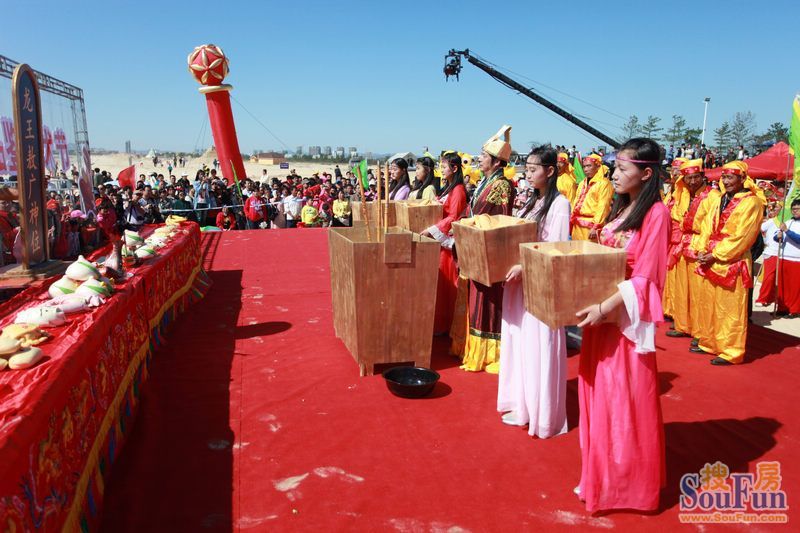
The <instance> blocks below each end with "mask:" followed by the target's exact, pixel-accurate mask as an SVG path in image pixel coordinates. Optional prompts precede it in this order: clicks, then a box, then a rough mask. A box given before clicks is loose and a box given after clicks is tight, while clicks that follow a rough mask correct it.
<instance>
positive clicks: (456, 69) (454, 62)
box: [444, 48, 620, 148]
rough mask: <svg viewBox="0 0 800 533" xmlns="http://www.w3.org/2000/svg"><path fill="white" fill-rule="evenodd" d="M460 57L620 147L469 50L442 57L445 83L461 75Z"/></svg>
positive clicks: (456, 51)
mask: <svg viewBox="0 0 800 533" xmlns="http://www.w3.org/2000/svg"><path fill="white" fill-rule="evenodd" d="M462 57H464V58H466V60H467V61H469V62H470V63H472V64H473V65H475V66H476V67H478V68H479V69H481V70H482V71H484V72H485V73H487V74H488V75H489V76H491V77H492V78H494V79H496V80H497V81H499V82H500V83H502V84H503V85H505V86H506V87H508V88H509V89H513V90H515V91H517V92H519V93H522V94H524V95H525V96H527V97H528V98H530V99H531V100H533V101H534V102H536V103H538V104H541V105H543V106H544V107H546V108H547V109H549V110H550V111H552V112H553V113H555V114H556V115H559V116H561V117H563V118H565V119H567V120H568V121H570V122H572V123H573V124H575V125H576V126H578V127H579V128H581V129H582V130H583V131H585V132H587V133H590V134H591V135H593V136H595V137H597V138H598V139H600V140H601V141H604V142H606V143H608V145H609V146H611V147H613V148H619V147H620V143H619V141H616V140H615V139H613V138H611V137H609V136H608V135H606V134H605V133H603V132H601V131H600V130H598V129H596V128H593V127H592V126H590V125H589V124H587V123H586V122H584V121H582V120H581V119H579V118H578V117H576V116H575V115H573V114H572V113H569V112H568V111H565V110H563V109H561V108H560V107H558V106H557V105H555V104H554V103H553V102H551V101H549V100H547V99H546V98H544V97H542V96H540V95H538V94H536V93H535V92H533V91H532V90H531V89H529V88H528V87H525V86H524V85H522V84H521V83H519V82H517V81H515V80H513V79H511V78H509V77H508V76H506V75H505V74H503V73H502V72H499V71H498V70H497V69H495V68H494V67H492V66H491V65H489V64H487V63H485V62H484V61H481V60H480V59H478V58H477V57H475V56H473V55H470V53H469V48H467V49H466V50H456V49H452V50H450V51H449V52H448V53H447V55H446V56H444V78H445V81H447V80H448V79H449V78H450V76H455V78H456V81H458V75H459V74H460V73H461V68H462V67H461V58H462Z"/></svg>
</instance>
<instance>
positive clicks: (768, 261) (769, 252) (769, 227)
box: [756, 204, 780, 307]
mask: <svg viewBox="0 0 800 533" xmlns="http://www.w3.org/2000/svg"><path fill="white" fill-rule="evenodd" d="M778 211H780V207H779V206H778V205H777V204H774V205H773V206H772V207H770V210H769V217H768V218H767V219H766V220H765V221H764V223H763V224H761V235H762V236H763V238H764V253H763V254H762V257H763V258H764V263H763V265H762V267H761V268H762V269H763V272H764V274H763V276H762V281H761V290H760V291H759V292H758V299H757V300H756V303H757V304H760V305H761V306H764V307H766V306H768V305H771V304H772V303H773V302H774V301H775V267H776V266H777V263H778V252H779V251H780V245H779V244H778V242H776V241H775V236H776V235H777V234H778V231H779V230H780V223H779V222H778V220H777V219H776V218H775V216H776V215H777V214H778Z"/></svg>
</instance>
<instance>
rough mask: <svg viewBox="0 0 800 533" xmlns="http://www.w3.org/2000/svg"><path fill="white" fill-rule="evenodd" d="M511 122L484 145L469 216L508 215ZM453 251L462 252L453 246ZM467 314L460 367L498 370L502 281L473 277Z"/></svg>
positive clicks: (511, 191)
mask: <svg viewBox="0 0 800 533" xmlns="http://www.w3.org/2000/svg"><path fill="white" fill-rule="evenodd" d="M510 141H511V126H503V127H502V128H500V131H498V132H497V133H496V134H495V135H493V136H492V137H491V138H490V139H489V140H488V141H486V143H485V144H484V145H483V152H482V153H481V157H480V163H479V164H480V169H481V172H483V176H484V178H483V180H481V182H480V183H479V184H478V188H477V189H475V193H474V194H473V197H472V202H471V205H470V214H471V216H476V215H482V214H487V215H507V216H511V209H512V207H513V205H514V195H515V194H516V191H515V189H514V187H513V186H512V185H511V182H510V181H508V179H506V177H505V176H504V175H503V168H505V166H506V165H507V164H508V161H509V159H510V158H511V142H510ZM456 253H457V254H458V253H463V251H459V250H458V249H456ZM468 302H469V303H468V307H467V315H468V320H469V331H468V334H467V341H466V344H465V346H464V353H463V354H456V355H461V357H462V363H463V364H462V365H461V368H462V369H463V370H467V371H469V372H480V371H482V370H484V369H485V370H486V371H487V372H489V373H493V374H497V372H498V370H499V366H500V364H499V361H500V322H501V319H502V310H503V282H498V283H494V284H492V285H490V286H488V287H487V286H486V285H482V284H480V283H478V282H476V281H470V283H469V300H468Z"/></svg>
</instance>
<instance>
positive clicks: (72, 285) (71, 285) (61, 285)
mask: <svg viewBox="0 0 800 533" xmlns="http://www.w3.org/2000/svg"><path fill="white" fill-rule="evenodd" d="M77 288H78V283H77V282H76V281H74V280H72V279H70V278H68V277H67V276H64V277H62V278H61V279H58V280H56V281H55V282H53V284H52V285H50V287H49V288H48V289H47V292H48V293H49V294H50V296H51V297H53V298H57V297H59V296H64V295H65V294H72V293H74V292H75V289H77Z"/></svg>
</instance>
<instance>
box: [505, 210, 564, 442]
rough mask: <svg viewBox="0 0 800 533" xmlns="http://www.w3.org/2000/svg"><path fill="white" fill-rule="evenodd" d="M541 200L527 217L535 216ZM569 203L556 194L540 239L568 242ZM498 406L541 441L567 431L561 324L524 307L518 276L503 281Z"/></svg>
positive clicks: (541, 230) (562, 329) (540, 228)
mask: <svg viewBox="0 0 800 533" xmlns="http://www.w3.org/2000/svg"><path fill="white" fill-rule="evenodd" d="M542 202H543V200H541V199H540V200H539V201H538V202H537V204H536V205H535V206H534V208H533V209H532V210H531V212H530V213H529V214H528V215H527V216H526V217H525V218H527V219H531V220H533V218H534V217H535V216H536V213H537V212H538V210H539V209H540V208H541V205H542ZM569 217H570V205H569V200H567V198H566V197H564V196H562V195H559V196H558V197H557V198H556V199H555V200H554V201H553V203H552V205H551V206H550V210H549V211H548V213H547V217H546V218H545V219H544V221H543V223H542V224H541V225H540V227H539V240H540V241H545V242H557V241H566V240H569ZM500 339H501V340H500V375H499V376H498V386H497V410H498V411H499V412H505V411H511V412H512V413H514V415H513V417H514V420H515V421H516V422H517V424H519V425H525V424H528V434H529V435H530V436H532V437H533V436H538V437H539V438H541V439H546V438H548V437H554V436H556V435H561V434H562V433H566V432H567V343H566V336H565V333H564V328H558V329H556V330H552V329H550V328H549V327H548V326H547V325H546V324H544V323H542V322H540V321H539V319H538V318H536V317H535V316H533V315H532V314H530V313H528V312H527V311H526V310H525V297H524V293H523V290H522V280H521V279H518V280H515V281H511V282H507V283H506V284H505V289H504V293H503V321H502V324H501V327H500Z"/></svg>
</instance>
